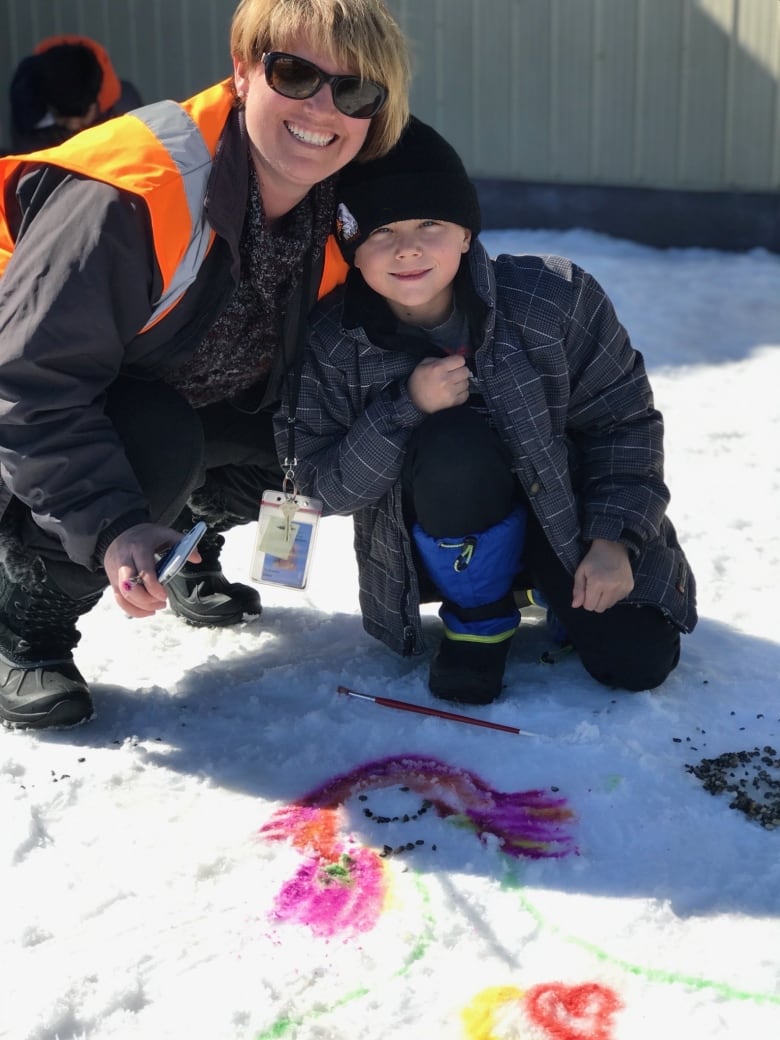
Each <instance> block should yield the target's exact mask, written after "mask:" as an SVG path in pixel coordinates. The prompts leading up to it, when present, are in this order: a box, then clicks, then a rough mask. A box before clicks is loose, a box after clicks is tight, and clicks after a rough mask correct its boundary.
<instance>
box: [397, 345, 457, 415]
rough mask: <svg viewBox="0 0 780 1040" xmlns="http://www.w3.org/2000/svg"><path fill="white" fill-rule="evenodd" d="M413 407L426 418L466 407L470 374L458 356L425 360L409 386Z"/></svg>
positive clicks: (418, 367) (414, 373)
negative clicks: (426, 416)
mask: <svg viewBox="0 0 780 1040" xmlns="http://www.w3.org/2000/svg"><path fill="white" fill-rule="evenodd" d="M407 388H408V391H409V397H410V398H411V399H412V404H413V405H415V407H416V408H419V410H420V411H421V412H425V413H426V414H427V415H430V414H432V413H433V412H440V411H442V410H443V409H444V408H454V407H455V405H458V404H465V403H466V401H467V400H468V397H469V370H468V368H467V367H466V361H465V359H464V358H462V357H461V356H460V355H459V354H451V355H449V356H448V357H443V358H425V359H424V360H422V361H421V362H420V364H419V365H418V366H417V367H416V368H415V370H414V372H412V374H411V375H410V376H409V382H408V383H407Z"/></svg>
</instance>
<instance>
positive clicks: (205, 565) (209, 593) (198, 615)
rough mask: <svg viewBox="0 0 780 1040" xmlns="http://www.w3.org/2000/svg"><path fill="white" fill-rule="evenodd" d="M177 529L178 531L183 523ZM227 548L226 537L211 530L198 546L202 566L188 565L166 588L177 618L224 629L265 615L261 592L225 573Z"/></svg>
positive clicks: (197, 564)
mask: <svg viewBox="0 0 780 1040" xmlns="http://www.w3.org/2000/svg"><path fill="white" fill-rule="evenodd" d="M191 518H192V514H190V519H191ZM180 519H181V518H180ZM195 519H199V517H197V516H196V517H195ZM204 519H205V518H204ZM193 522H194V520H192V519H191V522H190V523H189V525H188V526H189V527H191V526H192V523H193ZM207 522H208V521H207ZM174 526H176V527H178V526H179V523H177V524H175V525H174ZM184 529H185V530H186V529H187V527H185V528H184ZM224 544H225V539H224V538H223V537H222V535H221V534H218V533H216V531H215V530H214V529H213V528H212V527H209V529H208V531H207V532H206V534H205V535H204V536H203V538H201V540H200V542H199V543H198V552H199V553H200V555H201V557H202V562H201V563H186V564H185V565H184V567H183V568H182V569H181V570H180V571H179V573H178V574H177V575H176V577H175V578H173V579H172V580H171V581H170V582H169V583H168V585H167V586H166V588H167V590H168V604H169V606H170V607H171V609H172V610H173V612H174V614H177V615H178V616H179V617H181V618H184V620H185V621H186V622H187V623H188V624H190V625H203V626H212V627H220V628H221V627H223V626H226V625H237V624H238V622H239V621H241V620H242V618H243V616H244V614H261V613H262V610H263V608H262V605H261V603H260V596H259V594H258V592H257V590H256V589H253V588H251V587H250V586H249V585H241V584H240V583H239V582H231V581H228V580H227V578H226V577H225V575H224V574H223V573H222V567H221V566H220V563H219V554H220V552H221V551H222V546H223V545H224Z"/></svg>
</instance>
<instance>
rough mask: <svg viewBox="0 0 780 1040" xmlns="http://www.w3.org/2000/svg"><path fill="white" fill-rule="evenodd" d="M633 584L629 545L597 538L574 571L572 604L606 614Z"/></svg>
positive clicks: (623, 597) (626, 593)
mask: <svg viewBox="0 0 780 1040" xmlns="http://www.w3.org/2000/svg"><path fill="white" fill-rule="evenodd" d="M633 587H634V575H633V573H632V571H631V564H630V562H629V559H628V549H626V547H625V545H622V544H621V543H620V542H607V541H605V540H604V539H603V538H594V540H593V542H592V543H591V546H590V549H589V550H588V551H587V553H586V554H585V556H584V558H583V560H582V562H581V563H580V565H579V567H578V568H577V570H576V571H575V573H574V594H573V596H572V601H571V605H572V606H573V607H584V608H585V610H594V611H595V612H596V613H597V614H603V613H604V611H605V610H609V608H610V607H614V605H615V604H616V603H619V602H620V600H621V599H625V597H626V596H627V595H628V594H629V592H630V591H631V590H632V589H633Z"/></svg>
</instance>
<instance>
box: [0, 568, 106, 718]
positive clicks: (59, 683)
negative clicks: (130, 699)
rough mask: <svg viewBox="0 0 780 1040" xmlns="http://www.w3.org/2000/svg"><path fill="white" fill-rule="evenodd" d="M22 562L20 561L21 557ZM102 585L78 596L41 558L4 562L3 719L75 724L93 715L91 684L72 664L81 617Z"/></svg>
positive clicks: (0, 594)
mask: <svg viewBox="0 0 780 1040" xmlns="http://www.w3.org/2000/svg"><path fill="white" fill-rule="evenodd" d="M17 563H18V560H17ZM102 595H103V590H102V589H100V590H99V591H97V592H92V593H90V594H89V595H86V596H84V597H82V598H80V599H73V598H71V597H70V596H68V595H66V593H64V592H63V591H62V590H61V589H59V588H58V587H57V586H56V585H55V583H54V582H53V580H52V579H51V577H49V576H48V575H47V574H46V570H45V567H44V564H43V561H42V560H41V559H40V558H39V557H35V558H33V559H32V560H31V561H27V560H25V561H24V565H23V567H22V568H20V567H19V566H16V565H14V564H12V563H11V562H10V561H9V559H8V558H6V560H5V561H4V562H3V563H0V720H1V721H2V722H3V724H4V725H6V726H9V727H15V728H19V729H42V728H44V727H48V726H73V725H75V724H76V723H78V722H85V721H86V720H87V719H89V718H90V717H91V715H92V701H91V699H90V696H89V689H88V687H87V684H86V682H85V680H84V677H83V676H82V674H81V672H79V670H78V668H77V667H76V665H75V664H74V663H73V654H72V650H73V648H74V647H75V646H76V644H77V643H78V641H79V639H80V638H81V635H80V633H79V632H78V630H77V628H76V621H77V619H78V618H79V617H80V616H81V615H82V614H86V613H87V612H88V611H89V610H91V609H92V607H94V606H95V604H96V603H97V602H98V600H99V599H100V597H101V596H102Z"/></svg>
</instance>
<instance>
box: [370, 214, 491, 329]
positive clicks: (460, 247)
mask: <svg viewBox="0 0 780 1040" xmlns="http://www.w3.org/2000/svg"><path fill="white" fill-rule="evenodd" d="M470 244H471V232H470V231H469V230H468V229H467V228H464V227H461V226H460V225H459V224H453V223H451V222H450V221H447V220H429V219H425V218H415V219H414V220H397V221H394V222H393V223H391V224H384V225H382V226H381V227H378V228H375V229H374V230H373V231H372V232H371V234H370V235H369V236H368V238H367V239H366V240H365V242H363V244H362V245H361V246H359V248H358V249H357V251H356V253H355V267H357V268H358V269H359V270H360V272H361V274H362V275H363V278H364V280H365V282H366V284H367V285H368V286H370V288H372V289H373V290H374V292H377V293H379V294H380V296H383V297H384V298H385V299H386V300H387V302H388V305H389V306H390V309H391V310H392V312H393V313H394V314H395V316H396V317H397V318H399V319H400V320H401V321H405V322H409V323H411V324H415V325H423V326H428V327H432V326H434V325H437V324H439V323H440V322H442V321H444V320H445V318H447V317H448V315H449V313H450V309H451V305H452V294H453V289H452V283H453V279H454V278H455V275H456V274H457V271H458V268H459V267H460V261H461V257H462V256H463V254H464V253H466V252H468V249H469V246H470Z"/></svg>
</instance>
